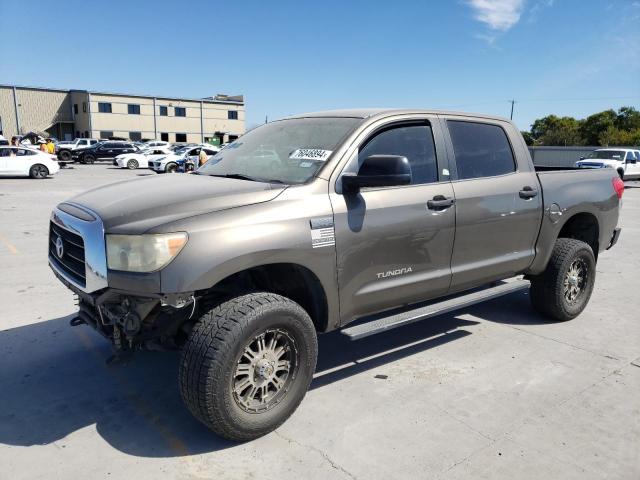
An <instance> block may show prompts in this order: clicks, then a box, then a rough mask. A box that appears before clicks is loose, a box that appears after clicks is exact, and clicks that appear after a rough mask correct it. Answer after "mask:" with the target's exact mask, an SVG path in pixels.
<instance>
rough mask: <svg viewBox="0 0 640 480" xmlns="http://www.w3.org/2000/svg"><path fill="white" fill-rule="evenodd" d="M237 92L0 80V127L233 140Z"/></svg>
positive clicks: (6, 131) (239, 117)
mask: <svg viewBox="0 0 640 480" xmlns="http://www.w3.org/2000/svg"><path fill="white" fill-rule="evenodd" d="M244 114H245V108H244V97H243V96H242V95H221V94H218V95H215V96H213V97H205V98H199V99H187V98H176V97H159V96H150V95H130V94H122V93H107V92H94V91H88V90H60V89H55V88H36V87H19V86H14V85H0V133H2V135H4V137H5V138H10V137H11V136H13V135H22V134H25V133H28V132H30V131H34V132H47V133H48V134H49V135H50V136H53V137H56V138H58V139H60V140H72V139H73V138H80V137H84V138H102V139H108V138H125V139H130V140H144V139H157V140H165V141H169V142H210V143H212V144H220V143H224V142H228V141H233V140H235V139H236V138H238V136H240V135H242V134H243V133H244V131H245V115H244Z"/></svg>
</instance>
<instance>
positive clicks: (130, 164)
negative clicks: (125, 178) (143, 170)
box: [127, 160, 138, 170]
mask: <svg viewBox="0 0 640 480" xmlns="http://www.w3.org/2000/svg"><path fill="white" fill-rule="evenodd" d="M127 168H128V169H129V170H135V169H136V168H138V161H137V160H129V161H128V162H127Z"/></svg>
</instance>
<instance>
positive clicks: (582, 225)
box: [557, 212, 600, 260]
mask: <svg viewBox="0 0 640 480" xmlns="http://www.w3.org/2000/svg"><path fill="white" fill-rule="evenodd" d="M557 238H573V239H575V240H580V241H582V242H585V243H586V244H588V245H589V246H590V247H591V250H593V255H594V256H595V258H596V260H597V259H598V251H599V250H600V224H599V222H598V218H597V217H596V216H595V215H594V214H592V213H589V212H580V213H576V214H574V215H573V216H571V217H569V218H568V219H567V220H566V221H565V222H564V224H563V225H562V227H561V228H560V231H559V232H558V237H557Z"/></svg>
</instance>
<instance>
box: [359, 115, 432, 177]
mask: <svg viewBox="0 0 640 480" xmlns="http://www.w3.org/2000/svg"><path fill="white" fill-rule="evenodd" d="M371 155H401V156H403V157H407V159H408V160H409V163H410V164H411V184H412V185H417V184H423V183H433V182H437V181H438V166H437V163H436V150H435V144H434V142H433V134H432V132H431V127H430V126H429V125H406V126H398V127H393V128H390V129H388V130H384V131H382V132H381V133H378V134H377V135H376V136H375V137H373V138H371V139H370V140H369V141H368V142H367V143H366V144H365V145H364V146H363V147H361V148H360V151H359V152H358V165H359V166H360V165H362V162H363V161H364V159H365V158H367V157H369V156H371Z"/></svg>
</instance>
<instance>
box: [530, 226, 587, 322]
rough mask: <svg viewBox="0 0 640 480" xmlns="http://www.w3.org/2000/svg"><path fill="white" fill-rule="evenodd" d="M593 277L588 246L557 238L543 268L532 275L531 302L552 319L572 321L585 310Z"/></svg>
mask: <svg viewBox="0 0 640 480" xmlns="http://www.w3.org/2000/svg"><path fill="white" fill-rule="evenodd" d="M595 279H596V260H595V257H594V255H593V251H592V250H591V247H590V246H589V245H588V244H586V243H585V242H581V241H580V240H574V239H572V238H559V239H558V240H557V241H556V243H555V245H554V247H553V252H552V253H551V258H550V259H549V263H548V264H547V268H546V270H545V271H544V272H543V273H542V274H540V275H537V276H535V277H532V278H531V303H532V304H533V307H534V308H535V309H536V310H538V311H539V312H540V313H542V314H543V315H545V316H547V317H550V318H551V319H553V320H560V321H566V320H571V319H573V318H575V317H577V316H578V315H580V313H582V311H583V310H584V309H585V307H586V306H587V303H589V298H591V292H592V291H593V285H594V283H595Z"/></svg>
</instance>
